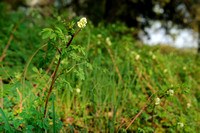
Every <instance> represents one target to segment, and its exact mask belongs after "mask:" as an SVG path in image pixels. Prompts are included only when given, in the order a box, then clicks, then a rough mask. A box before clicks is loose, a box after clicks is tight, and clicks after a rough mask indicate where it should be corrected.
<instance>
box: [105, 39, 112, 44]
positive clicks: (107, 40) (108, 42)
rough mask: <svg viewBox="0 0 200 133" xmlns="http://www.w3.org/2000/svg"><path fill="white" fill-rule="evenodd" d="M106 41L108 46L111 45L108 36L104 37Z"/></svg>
mask: <svg viewBox="0 0 200 133" xmlns="http://www.w3.org/2000/svg"><path fill="white" fill-rule="evenodd" d="M106 43H107V44H108V46H111V45H112V42H111V41H110V38H109V37H106Z"/></svg>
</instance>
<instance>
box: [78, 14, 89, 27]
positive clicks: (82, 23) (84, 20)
mask: <svg viewBox="0 0 200 133" xmlns="http://www.w3.org/2000/svg"><path fill="white" fill-rule="evenodd" d="M86 24H87V19H86V18H85V17H83V18H82V19H81V20H80V21H78V22H77V25H78V27H79V28H81V29H83V28H84V27H85V26H86Z"/></svg>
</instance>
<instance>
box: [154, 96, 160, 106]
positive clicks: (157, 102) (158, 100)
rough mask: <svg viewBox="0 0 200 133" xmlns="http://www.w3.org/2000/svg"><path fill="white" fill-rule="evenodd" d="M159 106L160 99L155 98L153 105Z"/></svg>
mask: <svg viewBox="0 0 200 133" xmlns="http://www.w3.org/2000/svg"><path fill="white" fill-rule="evenodd" d="M159 104H160V98H159V97H157V98H156V99H155V105H159Z"/></svg>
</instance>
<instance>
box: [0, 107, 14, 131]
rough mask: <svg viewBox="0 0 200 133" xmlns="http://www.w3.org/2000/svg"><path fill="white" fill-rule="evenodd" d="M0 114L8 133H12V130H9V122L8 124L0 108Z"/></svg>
mask: <svg viewBox="0 0 200 133" xmlns="http://www.w3.org/2000/svg"><path fill="white" fill-rule="evenodd" d="M0 113H1V116H2V118H3V120H4V122H5V126H6V128H7V129H8V131H9V133H13V130H12V129H11V127H10V124H9V122H8V120H7V118H6V116H5V114H4V112H3V110H2V109H1V108H0Z"/></svg>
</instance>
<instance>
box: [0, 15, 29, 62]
mask: <svg viewBox="0 0 200 133" xmlns="http://www.w3.org/2000/svg"><path fill="white" fill-rule="evenodd" d="M25 18H26V17H24V18H23V19H21V21H20V22H19V23H18V24H17V25H16V26H15V27H14V29H13V31H12V33H11V35H10V37H9V40H8V42H7V44H6V47H5V49H4V50H3V53H2V55H1V57H0V62H1V61H2V60H3V58H4V57H5V56H6V54H5V53H6V51H7V50H8V47H9V46H10V43H11V41H12V40H13V35H14V33H15V31H16V30H17V28H18V26H19V25H20V23H22V22H23V21H24V20H25Z"/></svg>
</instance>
